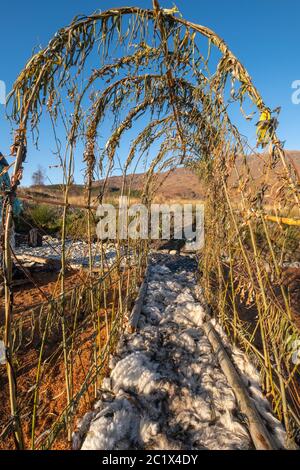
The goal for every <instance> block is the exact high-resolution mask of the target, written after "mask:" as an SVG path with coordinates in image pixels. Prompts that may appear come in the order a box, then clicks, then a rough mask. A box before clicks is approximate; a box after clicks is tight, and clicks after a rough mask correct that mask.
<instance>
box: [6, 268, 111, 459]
mask: <svg viewBox="0 0 300 470" xmlns="http://www.w3.org/2000/svg"><path fill="white" fill-rule="evenodd" d="M84 277H85V274H84V273H83V272H79V271H78V272H76V271H70V272H69V273H68V274H67V278H66V290H69V289H71V288H73V287H75V286H76V285H79V284H81V283H82V282H83V279H84ZM34 281H35V286H32V284H31V285H30V284H26V285H24V286H19V287H16V288H15V293H14V306H15V309H14V312H15V313H14V315H15V317H18V316H19V315H22V314H23V315H24V306H26V311H27V310H29V309H30V308H33V307H35V306H37V305H38V304H40V303H41V302H45V299H46V297H48V298H54V297H56V296H57V295H58V294H59V289H60V285H59V282H58V279H57V273H39V274H35V275H34ZM0 315H1V324H3V318H4V304H3V299H1V303H0ZM108 315H110V313H109V311H108ZM98 319H99V322H100V325H102V327H101V330H100V331H101V332H100V338H99V336H98V342H99V344H100V345H102V346H103V345H104V344H105V342H106V339H107V334H106V323H105V311H104V310H103V311H99V312H98ZM26 328H27V326H26V323H25V326H24V329H25V330H26ZM76 331H77V333H76V337H75V338H74V349H73V350H74V353H73V354H72V357H70V358H69V359H70V363H71V364H72V366H73V367H72V369H73V371H72V372H73V374H72V376H73V384H72V386H73V390H72V392H73V394H75V393H76V392H78V391H79V390H80V388H81V386H82V384H83V382H84V380H85V377H86V373H87V371H88V370H89V369H90V367H91V364H92V363H93V351H94V345H95V342H96V341H95V339H96V338H95V329H94V325H93V324H92V321H91V320H89V321H87V322H84V321H83V323H82V327H80V325H79V328H78V330H76ZM23 334H26V331H24V332H23ZM56 335H57V336H56ZM50 336H51V337H50V339H48V340H47V342H46V344H45V348H44V354H43V373H42V375H41V379H40V391H39V405H38V415H37V423H36V433H35V436H36V446H37V447H38V445H39V443H40V442H41V440H42V439H39V437H46V436H47V432H48V431H49V430H50V428H51V427H52V426H53V424H54V423H55V421H56V420H57V419H58V418H59V416H60V415H61V413H62V412H63V410H64V409H65V407H66V405H67V399H66V392H65V390H66V382H65V367H64V359H63V351H62V348H60V349H59V348H58V347H57V346H58V345H59V344H61V334H60V332H58V333H55V332H52V331H51V335H50ZM23 342H24V343H25V341H23ZM40 344H41V335H38V336H37V338H35V337H34V338H33V340H32V341H31V342H30V343H29V344H23V343H22V347H21V348H20V350H19V351H18V352H17V354H16V364H15V369H16V370H17V385H18V389H17V394H18V405H19V409H20V415H21V422H22V426H23V430H24V431H25V432H24V438H25V446H26V448H30V446H31V424H32V410H33V397H34V385H35V383H36V374H37V364H38V359H39V351H40ZM106 372H107V370H106V366H105V367H104V368H103V370H102V374H101V375H100V376H99V381H101V379H102V376H105V374H106ZM98 385H99V384H98ZM94 400H95V395H94V386H90V387H89V388H88V390H87V392H86V393H84V394H83V395H82V397H81V398H80V401H79V404H78V407H77V409H76V416H77V417H80V416H82V415H83V414H84V413H85V412H86V411H88V410H89V409H90V408H91V406H92V403H93V401H94ZM9 420H10V404H9V390H8V381H7V375H6V366H5V365H1V366H0V449H6V450H7V449H14V448H15V446H14V440H13V437H12V434H11V433H9V432H6V429H7V426H8V424H9ZM74 426H76V422H75V423H74ZM52 448H53V449H69V448H70V444H69V443H68V440H67V436H66V433H65V432H64V431H63V432H61V433H60V435H59V438H58V439H56V441H55V444H54V445H53V446H52Z"/></svg>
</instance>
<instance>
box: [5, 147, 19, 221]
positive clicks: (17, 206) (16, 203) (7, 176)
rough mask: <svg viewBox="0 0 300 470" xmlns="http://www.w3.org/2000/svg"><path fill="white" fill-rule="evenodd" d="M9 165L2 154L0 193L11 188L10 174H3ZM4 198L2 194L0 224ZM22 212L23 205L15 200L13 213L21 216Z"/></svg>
mask: <svg viewBox="0 0 300 470" xmlns="http://www.w3.org/2000/svg"><path fill="white" fill-rule="evenodd" d="M8 166H9V165H8V163H7V161H6V160H5V158H4V157H3V155H2V154H1V152H0V191H1V192H2V191H5V189H8V188H9V187H10V179H9V174H8V172H6V173H4V174H2V172H3V171H4V170H5V169H6V168H7V167H8ZM2 199H3V198H2V196H1V194H0V222H1V220H2ZM21 210H22V204H21V202H20V201H19V200H18V199H15V200H14V203H13V213H14V215H19V214H20V212H21Z"/></svg>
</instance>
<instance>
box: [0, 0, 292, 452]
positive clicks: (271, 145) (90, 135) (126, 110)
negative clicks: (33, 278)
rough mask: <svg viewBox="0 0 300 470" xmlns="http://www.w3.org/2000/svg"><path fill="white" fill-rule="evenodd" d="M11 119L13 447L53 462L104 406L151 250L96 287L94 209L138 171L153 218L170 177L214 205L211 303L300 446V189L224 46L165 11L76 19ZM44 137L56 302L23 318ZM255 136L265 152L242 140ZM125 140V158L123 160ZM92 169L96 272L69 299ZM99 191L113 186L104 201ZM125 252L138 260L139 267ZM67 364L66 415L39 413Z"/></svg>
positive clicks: (6, 250) (207, 252)
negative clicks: (54, 216) (176, 173)
mask: <svg viewBox="0 0 300 470" xmlns="http://www.w3.org/2000/svg"><path fill="white" fill-rule="evenodd" d="M8 114H9V117H10V119H11V122H12V125H13V127H14V129H15V134H14V142H13V145H12V154H13V155H14V158H15V161H14V167H13V174H12V176H11V179H10V187H9V188H6V190H5V192H4V195H3V224H4V230H3V232H4V235H3V272H4V281H5V283H4V284H5V315H4V317H3V318H5V319H4V320H3V323H2V330H3V337H4V341H5V346H6V358H7V360H6V363H7V374H6V378H3V380H4V382H5V383H6V385H5V387H7V390H8V389H9V398H7V402H6V405H7V406H6V410H7V409H8V408H10V413H7V414H6V415H5V413H4V412H2V414H3V427H2V431H3V432H2V437H5V439H6V442H10V440H11V442H12V443H11V445H13V439H12V437H14V442H15V445H16V446H17V447H18V448H22V447H26V448H30V447H31V448H50V447H55V445H56V444H57V442H58V441H59V439H62V437H61V436H66V434H65V433H66V432H67V433H68V435H69V436H70V433H71V432H72V429H73V428H74V416H75V415H76V414H80V413H82V412H83V411H84V409H85V406H86V403H87V402H88V403H90V402H91V400H92V399H93V397H94V394H95V392H96V390H97V386H98V385H99V383H100V381H101V377H102V376H103V374H104V373H105V367H106V364H107V357H108V355H109V354H110V352H111V351H112V350H113V348H114V345H115V343H116V341H117V339H118V337H119V336H120V334H121V333H122V328H123V324H124V315H125V314H126V311H127V310H128V308H129V307H130V305H131V301H132V299H133V298H134V295H135V292H136V286H137V285H139V283H140V281H141V279H142V276H143V272H144V268H145V265H146V260H147V253H148V248H149V244H148V243H147V242H145V241H143V240H141V241H138V240H137V241H135V242H134V243H133V242H131V245H130V246H129V242H128V241H125V242H124V241H123V242H121V241H120V242H119V243H118V250H117V257H116V261H115V262H114V263H113V264H112V265H110V267H109V266H108V265H106V264H105V253H104V251H105V250H104V248H103V244H101V250H102V251H101V253H102V255H103V256H102V265H101V268H100V269H99V271H98V272H97V274H95V270H94V256H93V252H92V249H91V245H92V239H93V226H94V207H95V205H96V204H97V202H99V201H102V200H104V198H105V190H106V184H107V181H108V177H109V176H110V175H111V174H113V172H114V171H116V168H119V167H120V168H121V173H122V175H123V182H124V184H123V188H122V194H124V195H125V194H127V195H130V191H131V187H130V186H131V185H130V181H131V178H130V177H128V175H129V176H130V175H131V176H132V175H133V174H134V173H135V172H136V171H139V170H140V169H141V165H144V167H147V171H146V174H145V179H144V185H143V193H142V195H141V198H142V201H143V202H144V203H146V204H150V203H151V201H152V200H153V199H154V197H155V192H156V191H157V189H158V187H159V185H161V184H162V180H161V179H160V178H158V175H159V174H160V173H163V174H164V177H166V176H167V175H168V174H169V173H170V172H172V171H173V170H174V168H176V167H178V166H182V165H186V166H189V167H190V168H192V169H193V170H194V171H195V172H196V174H198V175H199V185H200V184H201V185H203V186H204V187H205V192H206V197H205V220H206V222H205V223H206V225H205V247H204V249H203V250H202V252H201V253H200V256H199V259H200V265H199V269H200V272H201V281H200V282H201V283H202V284H203V287H204V289H205V296H206V301H207V303H208V304H209V305H210V307H211V311H212V312H213V315H214V316H215V317H216V318H217V319H218V321H219V322H220V323H221V324H222V326H223V328H224V329H225V330H226V332H227V333H228V335H229V336H230V337H231V339H232V342H234V343H235V344H237V345H239V346H240V347H241V348H242V349H243V350H245V351H246V352H247V353H248V354H249V356H250V357H251V359H252V360H253V361H254V362H255V364H256V366H257V368H258V369H259V370H260V373H261V378H262V383H263V384H264V391H265V393H266V395H267V397H268V398H269V400H270V402H271V404H272V406H273V410H274V411H275V413H276V414H277V416H278V417H279V418H280V419H281V420H282V422H283V423H284V425H285V428H286V430H287V432H288V434H289V436H290V437H294V436H295V432H296V430H297V427H298V426H299V421H300V414H299V412H300V405H299V403H300V402H299V366H298V363H297V362H295V361H294V362H293V360H292V359H293V357H294V355H295V351H294V350H293V344H296V343H297V340H298V339H299V329H298V326H299V323H298V325H297V311H296V310H297V306H296V307H295V305H294V304H293V299H292V297H291V295H290V291H289V289H288V287H287V286H286V284H285V283H284V273H285V271H284V270H285V267H284V266H285V263H287V262H290V261H293V260H294V259H295V258H294V256H295V246H298V245H297V243H298V240H299V236H298V230H299V221H298V219H296V218H293V217H295V215H296V214H297V213H298V211H299V208H300V205H299V175H298V174H297V171H296V169H295V168H294V166H293V164H292V161H291V160H290V159H289V157H288V156H287V155H286V153H285V152H284V150H283V145H282V143H281V142H280V140H279V139H278V137H277V135H276V127H277V114H278V110H275V111H274V112H273V111H271V110H270V109H269V108H268V107H267V105H266V104H265V103H264V101H263V99H262V97H261V96H260V94H259V92H258V90H257V89H256V88H255V87H254V85H253V83H252V81H251V78H250V76H249V74H248V73H247V71H246V69H245V68H244V66H243V65H242V64H241V62H240V61H239V60H238V59H237V58H236V57H235V56H234V55H233V53H232V52H231V51H230V50H229V48H228V47H227V45H226V43H225V42H224V41H223V40H222V39H221V38H220V37H219V36H217V35H216V34H215V33H214V32H213V31H211V30H210V29H208V28H206V27H204V26H200V25H197V24H194V23H192V22H190V21H187V20H185V19H184V18H182V17H181V15H180V14H179V13H178V12H177V10H176V9H175V8H174V9H172V10H167V9H163V8H160V6H159V5H158V3H157V2H156V1H154V2H153V9H142V8H138V7H124V8H116V9H112V10H108V11H105V12H102V13H95V14H92V15H90V16H81V17H77V18H75V19H74V20H73V22H72V23H71V24H70V25H69V26H67V27H66V28H63V29H61V30H59V31H58V32H57V33H56V34H55V36H54V37H53V38H52V39H51V41H50V42H49V44H48V46H47V47H46V48H45V49H43V50H40V51H39V52H37V53H36V54H35V55H33V57H32V58H31V59H30V60H29V61H28V63H27V64H26V66H25V67H24V69H23V70H22V71H21V73H20V75H19V76H18V78H17V80H16V82H15V84H14V86H13V90H12V92H11V94H10V100H9V103H8ZM45 123H47V126H48V127H47V136H46V138H47V139H49V141H50V139H52V140H51V142H52V143H53V142H54V143H55V150H54V151H53V154H54V155H53V161H55V162H57V159H58V161H59V167H60V169H61V179H62V180H63V185H62V192H63V201H62V202H61V207H62V213H61V220H62V230H61V240H62V241H61V245H62V249H61V270H60V274H59V285H60V289H59V296H58V297H57V296H56V297H54V296H47V295H46V294H45V299H44V302H43V303H41V304H40V305H39V306H38V307H35V308H34V309H31V310H30V311H24V312H23V313H22V314H21V315H20V313H19V312H18V311H17V312H15V311H14V302H13V296H14V289H13V283H12V269H13V264H16V263H17V259H16V257H15V255H14V251H13V248H12V246H11V244H10V237H11V230H12V223H13V202H14V198H15V197H16V195H18V192H19V190H18V186H19V185H20V183H21V180H22V172H23V164H24V162H25V161H30V152H29V151H28V152H27V147H28V141H29V140H30V141H34V142H35V143H37V142H38V138H39V130H40V129H41V128H42V126H44V125H45ZM245 126H248V129H249V132H250V134H251V132H252V134H251V135H253V136H255V138H254V139H252V140H251V139H247V138H246V137H245V136H244V135H243V134H242V131H241V130H240V129H243V130H244V129H245ZM108 129H109V131H108ZM126 134H128V135H129V136H130V144H127V145H124V144H122V139H124V138H126ZM50 135H51V137H50ZM127 142H128V140H127ZM258 147H261V148H263V149H264V151H263V153H261V152H260V151H259V150H258ZM118 148H121V149H122V161H121V160H120V159H119V157H118ZM52 149H53V147H52ZM124 149H125V150H126V155H124V152H125V151H124ZM82 162H83V164H84V167H85V173H84V178H85V192H84V195H85V196H84V197H85V201H84V203H83V205H82V207H81V208H82V210H83V211H85V213H86V223H87V225H86V233H87V239H88V243H87V245H88V246H89V247H90V249H89V270H88V272H85V273H84V274H81V275H82V279H81V283H80V284H79V285H78V286H75V287H73V288H72V289H69V285H67V271H68V254H67V239H68V229H67V223H66V221H67V219H68V214H69V212H70V211H71V210H72V202H71V201H70V190H71V187H72V183H73V176H74V168H75V167H76V165H77V166H78V164H79V165H80V164H81V165H82ZM144 167H143V168H144ZM257 168H259V171H257ZM99 177H102V181H104V183H103V184H102V185H101V186H100V187H99V191H98V192H97V194H96V195H95V191H94V181H95V180H97V179H99ZM295 243H296V245H295ZM126 250H127V253H128V250H131V252H134V261H132V257H131V258H130V259H129V258H128V257H126ZM124 253H125V255H124ZM86 345H88V347H85V349H84V348H83V349H82V347H83V346H86ZM30 347H33V348H34V350H35V354H33V355H32V356H31V358H30V360H29V361H30V362H31V365H34V367H33V369H32V368H31V369H30V372H28V374H29V375H28V377H30V380H29V379H28V382H27V385H26V384H24V380H23V379H22V368H24V367H25V366H26V361H27V360H28V355H27V353H28V348H30ZM60 359H61V360H62V367H61V368H60V369H59V371H60V372H59V373H58V369H57V370H56V373H55V374H54V376H55V378H59V380H60V381H61V382H58V385H57V387H59V388H60V389H61V390H64V393H63V395H62V397H61V398H60V401H59V403H60V408H59V412H56V411H55V410H54V409H53V407H52V408H51V407H50V405H49V402H48V405H47V404H45V401H43V397H45V395H44V394H45V393H46V392H45V390H46V389H47V384H48V385H49V381H54V382H55V378H54V376H53V369H55V366H56V365H57V364H60V362H59V361H60ZM25 368H26V367H25ZM51 374H52V375H51ZM61 374H62V377H61ZM26 387H27V389H26ZM4 402H5V399H4ZM47 407H48V408H47ZM50 408H51V409H50ZM45 416H47V418H45ZM65 440H66V438H65ZM9 445H10V444H9Z"/></svg>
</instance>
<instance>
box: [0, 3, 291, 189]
mask: <svg viewBox="0 0 300 470" xmlns="http://www.w3.org/2000/svg"><path fill="white" fill-rule="evenodd" d="M160 3H161V6H163V7H166V8H168V7H172V4H173V2H172V1H170V2H169V1H167V0H161V1H160ZM175 3H176V5H177V6H178V8H179V9H180V11H181V13H182V15H183V16H184V17H185V18H186V19H190V20H192V21H193V22H196V23H200V24H203V25H206V26H209V27H210V28H212V29H214V30H215V31H216V32H217V33H218V34H219V35H220V36H222V37H223V38H224V39H225V41H226V42H227V44H228V45H229V47H230V48H231V50H232V51H233V52H234V53H235V54H236V55H237V56H238V58H239V59H240V60H241V61H242V62H243V64H244V65H245V66H246V68H247V69H248V71H249V73H250V75H251V76H252V78H253V81H254V83H255V85H256V86H257V87H258V89H259V90H260V92H261V94H262V96H263V98H264V100H265V102H266V103H267V104H268V105H269V106H270V107H271V108H276V107H277V106H281V107H282V111H281V115H280V128H279V135H280V138H281V139H283V140H285V141H286V148H288V149H300V142H299V137H298V136H299V131H298V129H299V123H300V105H298V106H297V105H295V104H293V103H292V100H291V95H292V88H291V84H292V82H293V81H294V80H300V63H299V62H300V61H299V44H300V28H299V17H300V2H299V1H296V0H286V1H283V0H260V1H259V0H242V1H241V0H226V1H224V0H214V1H211V2H200V1H199V0H177V1H175ZM130 4H132V5H138V6H142V7H151V0H147V1H141V0H131V1H130V0H107V1H99V0H98V1H96V0H84V1H79V0H60V1H58V0H52V2H47V3H45V2H40V1H37V0H27V1H26V2H24V1H20V0H14V1H11V2H1V7H0V8H1V40H0V57H1V60H0V80H3V81H4V82H5V83H6V86H7V91H9V90H10V88H11V86H12V84H13V82H14V79H15V78H16V76H17V75H18V73H19V72H20V70H21V69H22V67H23V66H24V64H25V63H26V61H27V60H28V58H29V57H30V55H31V52H32V49H33V47H34V46H38V45H42V46H45V45H46V44H47V43H48V41H49V39H50V38H51V37H52V36H53V34H54V33H55V31H56V30H58V29H59V28H61V27H62V26H64V25H66V24H68V23H69V22H70V21H71V19H72V18H73V17H74V16H75V15H76V14H78V13H86V14H88V13H91V12H93V11H95V10H96V9H102V10H105V9H108V8H112V7H116V6H122V5H130ZM10 142H11V136H10V126H9V124H8V123H7V122H6V120H5V116H4V107H3V106H1V105H0V150H1V151H2V153H4V154H6V155H7V154H8V152H9V145H10ZM29 150H30V149H29ZM29 153H30V152H29ZM38 163H40V164H41V165H42V166H44V167H47V166H48V165H49V155H47V151H45V149H43V151H42V152H40V153H38V152H36V151H33V150H32V155H30V154H29V155H28V163H27V167H26V172H25V178H24V183H25V184H30V175H31V173H32V172H33V171H34V170H35V168H36V167H37V165H38ZM49 177H50V178H51V171H50V175H49ZM53 179H54V180H56V176H55V175H54V176H53Z"/></svg>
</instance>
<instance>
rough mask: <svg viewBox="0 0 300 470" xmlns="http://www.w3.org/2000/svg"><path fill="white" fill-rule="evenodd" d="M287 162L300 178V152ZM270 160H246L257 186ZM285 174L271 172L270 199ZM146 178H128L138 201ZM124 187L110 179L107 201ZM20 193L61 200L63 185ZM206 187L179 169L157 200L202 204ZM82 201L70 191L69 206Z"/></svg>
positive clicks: (79, 190) (79, 192) (80, 192)
mask: <svg viewBox="0 0 300 470" xmlns="http://www.w3.org/2000/svg"><path fill="white" fill-rule="evenodd" d="M286 155H287V162H288V164H290V162H292V164H293V165H294V167H295V169H296V170H297V171H298V172H299V174H300V151H297V150H291V151H287V152H286ZM267 159H269V156H268V155H266V154H265V155H264V154H262V155H260V156H259V158H258V157H257V156H254V155H249V156H248V157H247V162H248V166H249V168H250V174H251V177H252V178H253V180H254V182H255V183H254V184H255V185H258V186H259V184H260V181H261V178H262V175H263V168H264V163H266V161H267ZM237 167H238V168H239V171H240V173H241V174H242V173H243V170H242V157H241V158H240V159H238V162H237ZM281 170H282V165H281V163H280V162H279V163H278V165H277V167H276V171H272V172H271V176H270V177H269V180H268V183H269V184H270V185H271V186H272V191H270V196H268V197H269V198H270V199H271V198H272V194H275V191H276V189H277V188H278V186H280V184H282V181H281V180H280V178H279V175H280V172H281ZM165 177H166V173H162V174H161V175H159V176H158V181H162V180H163V179H164V178H165ZM145 181H146V176H145V174H135V175H128V176H127V178H126V186H129V185H130V187H131V194H132V197H136V198H139V197H140V196H141V194H142V192H143V188H144V185H145ZM122 183H123V177H122V176H111V177H110V178H109V179H108V181H107V186H106V196H107V197H117V196H118V195H119V194H120V191H121V187H122ZM230 183H231V186H232V188H233V191H234V188H237V177H236V176H235V175H234V174H233V175H232V176H231V178H230ZM102 184H103V181H95V182H94V184H93V196H94V197H96V196H97V194H98V193H99V187H100V186H101V185H102ZM21 192H23V193H24V192H25V193H26V194H30V195H32V196H33V197H38V196H40V197H43V198H49V199H50V198H51V199H52V198H54V199H57V200H61V197H62V193H61V187H60V185H58V184H56V185H52V186H51V185H46V186H40V187H31V188H28V189H25V188H24V189H21ZM205 193H206V191H205V187H204V185H203V183H202V182H201V181H200V179H199V177H198V176H197V175H196V174H195V173H193V172H192V171H191V170H189V169H187V168H177V169H175V170H174V171H172V172H170V174H169V175H168V177H167V178H166V179H165V181H163V183H162V185H161V186H160V187H159V189H158V192H157V198H158V200H162V201H164V200H169V201H170V200H178V199H184V200H199V199H204V198H205ZM75 200H76V201H77V200H78V201H80V203H84V187H83V185H74V186H73V187H72V188H71V190H70V202H71V203H72V202H74V201H75Z"/></svg>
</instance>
